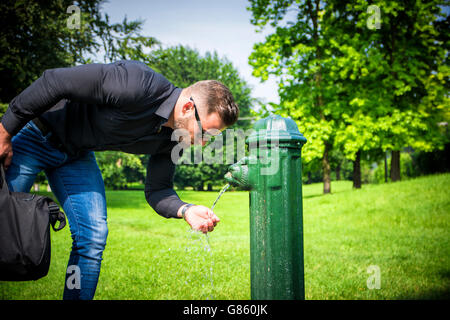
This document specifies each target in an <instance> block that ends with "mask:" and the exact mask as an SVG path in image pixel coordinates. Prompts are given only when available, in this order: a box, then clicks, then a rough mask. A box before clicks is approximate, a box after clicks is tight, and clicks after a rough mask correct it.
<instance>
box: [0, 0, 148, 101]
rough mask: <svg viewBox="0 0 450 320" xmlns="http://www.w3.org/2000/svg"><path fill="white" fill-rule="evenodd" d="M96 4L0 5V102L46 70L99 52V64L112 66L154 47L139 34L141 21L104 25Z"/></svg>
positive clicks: (89, 0) (20, 0) (26, 0)
mask: <svg viewBox="0 0 450 320" xmlns="http://www.w3.org/2000/svg"><path fill="white" fill-rule="evenodd" d="M102 2H103V1H100V0H80V1H77V2H76V6H73V1H71V0H53V1H33V0H17V1H16V0H4V1H2V2H1V3H0V30H1V37H0V82H1V84H0V101H1V102H5V103H9V101H10V100H11V99H12V98H14V97H15V96H16V95H17V94H19V93H20V92H21V91H22V90H23V89H25V88H26V87H27V86H28V85H30V84H31V82H33V81H34V80H35V79H36V78H38V77H39V76H40V75H41V74H42V72H43V71H44V70H46V69H50V68H57V67H67V66H72V65H74V64H76V63H88V62H92V59H95V56H96V54H97V53H98V52H99V51H102V50H103V51H104V59H103V60H104V61H108V60H114V59H117V58H120V57H124V56H126V55H127V54H128V53H129V52H130V48H142V46H151V45H154V44H155V43H156V40H155V39H154V38H152V37H144V36H141V35H140V34H139V32H140V28H141V25H142V22H141V21H127V19H126V18H125V19H124V20H123V22H122V23H114V24H112V23H110V22H109V17H108V15H107V14H102V13H101V3H102ZM134 52H140V51H139V50H136V51H134Z"/></svg>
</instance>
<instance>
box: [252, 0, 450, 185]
mask: <svg viewBox="0 0 450 320" xmlns="http://www.w3.org/2000/svg"><path fill="white" fill-rule="evenodd" d="M440 4H442V1H429V2H427V3H422V2H416V1H404V2H398V1H375V2H373V3H372V4H371V5H372V6H371V7H372V9H373V8H378V9H380V11H381V20H380V21H376V19H375V21H374V20H373V18H374V17H373V15H374V10H370V7H369V3H367V2H366V1H363V0H354V1H337V0H336V1H327V2H326V3H325V2H321V1H318V0H315V1H281V0H280V1H269V0H266V1H251V7H250V9H251V11H252V13H253V20H252V23H254V24H255V25H257V26H259V27H261V28H262V27H263V26H264V25H265V24H267V23H268V22H269V21H270V23H271V25H272V26H273V27H276V31H275V33H274V34H272V35H269V36H268V37H267V38H266V41H265V42H264V43H260V44H257V45H255V47H254V49H255V50H254V52H253V53H252V55H251V56H250V63H251V64H252V65H253V66H254V74H255V75H256V76H260V77H261V78H262V79H263V80H264V79H266V78H267V77H268V75H269V74H273V75H276V76H279V77H280V85H279V92H280V97H281V103H280V106H279V107H278V109H277V110H278V111H279V112H281V113H284V114H285V115H290V116H292V117H293V118H295V119H297V120H298V121H299V127H300V128H301V130H302V131H304V134H305V136H306V137H307V138H308V140H309V143H308V145H305V147H304V151H305V152H304V156H305V160H306V161H311V160H312V159H314V158H318V157H319V156H321V157H322V163H323V173H324V192H327V191H329V190H327V185H328V181H327V180H328V172H329V168H330V165H329V164H330V161H329V157H330V154H331V153H332V151H333V149H334V148H338V149H341V150H343V152H344V154H345V157H346V158H348V159H350V160H352V161H353V162H354V175H353V177H354V179H356V180H355V181H354V185H355V187H359V186H360V185H361V181H360V177H361V172H360V168H361V165H360V161H361V159H362V158H363V154H364V153H365V154H371V156H373V151H377V152H380V151H381V152H380V154H381V153H382V152H383V151H384V150H392V165H391V179H392V180H393V181H395V180H398V179H399V178H400V151H401V150H402V148H404V147H406V146H412V147H413V148H414V149H417V150H428V151H430V150H433V149H435V148H442V147H443V145H444V143H445V141H446V140H445V135H444V134H443V130H442V128H441V127H439V125H438V124H439V123H442V122H444V123H445V122H448V119H449V118H448V106H449V101H448V94H447V93H446V92H448V81H446V80H447V79H448V75H449V68H448V62H447V56H448V47H446V46H447V45H448V36H445V35H443V32H444V33H445V31H444V30H445V26H448V16H445V15H444V14H442V13H441V10H440V6H439V5H440ZM373 22H375V23H373ZM375 158H376V157H375Z"/></svg>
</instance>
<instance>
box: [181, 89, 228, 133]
mask: <svg viewBox="0 0 450 320" xmlns="http://www.w3.org/2000/svg"><path fill="white" fill-rule="evenodd" d="M189 100H191V101H192V103H193V104H194V114H195V119H196V120H197V124H198V127H199V128H200V131H201V132H202V137H203V138H206V137H208V138H209V137H219V136H221V135H222V132H219V133H217V134H211V133H210V132H208V131H207V130H205V129H203V126H202V122H201V121H200V116H199V115H198V110H197V106H196V105H195V101H194V99H192V97H190V98H189ZM203 138H202V139H203ZM203 140H206V139H203Z"/></svg>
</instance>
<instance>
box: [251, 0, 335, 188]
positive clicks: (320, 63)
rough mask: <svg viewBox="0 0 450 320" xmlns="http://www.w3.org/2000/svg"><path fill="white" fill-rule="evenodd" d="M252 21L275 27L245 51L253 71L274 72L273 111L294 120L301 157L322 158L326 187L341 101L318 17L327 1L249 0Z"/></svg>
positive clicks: (327, 35)
mask: <svg viewBox="0 0 450 320" xmlns="http://www.w3.org/2000/svg"><path fill="white" fill-rule="evenodd" d="M249 9H250V11H251V12H252V20H251V22H252V24H254V25H255V26H257V27H258V28H259V30H262V29H263V28H264V26H266V25H267V24H268V23H270V25H271V26H272V27H276V29H275V32H274V33H273V34H270V35H269V36H267V37H266V39H265V41H264V42H262V43H257V44H255V45H254V51H253V53H252V54H251V55H250V57H249V61H250V64H251V65H252V66H253V68H254V71H253V75H254V76H256V77H260V78H261V79H262V80H263V81H264V80H266V79H268V77H269V75H275V76H277V77H279V90H278V91H279V95H280V104H279V106H277V111H278V112H279V113H281V114H282V115H284V116H290V117H292V118H293V119H295V120H296V121H297V122H298V125H299V128H300V130H301V131H302V132H303V134H304V135H305V137H306V138H307V139H308V141H309V143H308V144H307V145H305V147H304V148H303V150H302V153H303V157H304V159H305V161H306V162H309V161H312V160H314V159H316V158H320V159H321V161H322V171H323V183H324V188H323V192H324V193H330V192H331V166H330V155H331V152H332V149H333V145H334V140H335V137H336V128H337V126H338V124H339V121H340V119H341V113H342V109H343V108H344V104H343V103H342V100H340V99H338V97H339V94H340V93H341V92H342V89H341V88H339V87H336V86H335V85H334V80H335V77H336V75H333V74H332V73H331V72H330V69H331V68H332V66H333V63H334V61H333V59H332V58H333V56H332V51H331V50H330V48H329V43H330V42H331V41H333V39H332V38H331V37H330V32H329V31H330V30H329V28H327V27H326V26H325V23H324V20H323V17H324V12H326V11H327V10H328V5H327V3H325V2H322V1H319V0H314V1H312V0H307V1H294V0H274V1H270V0H252V1H250V8H249Z"/></svg>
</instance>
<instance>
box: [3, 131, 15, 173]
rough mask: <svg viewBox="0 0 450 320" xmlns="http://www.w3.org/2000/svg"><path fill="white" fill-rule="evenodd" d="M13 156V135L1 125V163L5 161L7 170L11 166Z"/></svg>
mask: <svg viewBox="0 0 450 320" xmlns="http://www.w3.org/2000/svg"><path fill="white" fill-rule="evenodd" d="M12 156H13V151H12V143H11V135H10V134H9V133H8V131H6V129H5V128H4V127H3V124H1V123H0V161H3V164H4V165H5V168H8V167H9V165H10V164H11V160H12Z"/></svg>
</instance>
